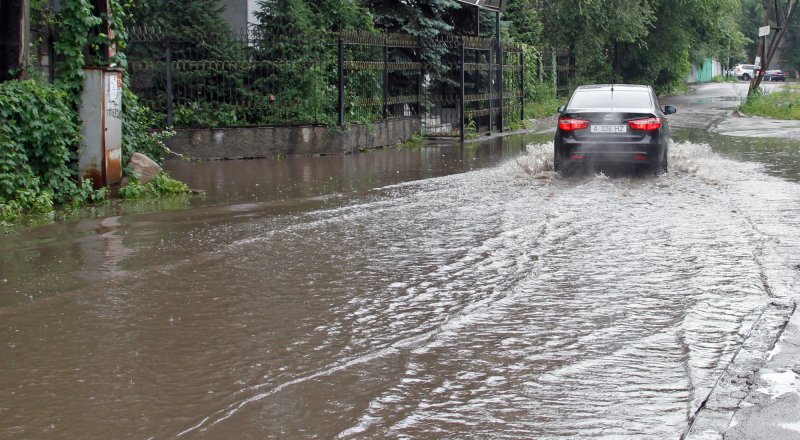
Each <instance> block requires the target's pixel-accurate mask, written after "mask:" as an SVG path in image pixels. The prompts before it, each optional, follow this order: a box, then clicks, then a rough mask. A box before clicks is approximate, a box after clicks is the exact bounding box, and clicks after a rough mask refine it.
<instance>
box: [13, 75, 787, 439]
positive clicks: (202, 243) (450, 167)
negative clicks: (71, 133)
mask: <svg viewBox="0 0 800 440" xmlns="http://www.w3.org/2000/svg"><path fill="white" fill-rule="evenodd" d="M704 90H706V91H707V92H708V89H704ZM708 93H710V94H712V96H713V94H714V93H718V94H720V95H722V96H728V95H726V93H728V94H729V92H728V91H726V90H723V89H711V91H710V92H708ZM674 103H675V104H676V105H678V106H679V111H682V112H683V113H679V114H678V115H675V118H674V119H673V130H674V134H675V136H674V137H675V139H676V143H675V144H674V145H673V146H672V149H671V157H670V173H669V174H668V175H662V176H659V177H647V176H639V177H626V176H613V177H608V176H606V175H604V174H598V175H594V174H592V175H587V176H576V177H570V178H560V177H558V176H556V175H555V174H554V173H553V172H552V171H550V169H551V167H552V143H551V142H550V141H549V139H550V135H549V134H543V135H538V136H532V137H527V138H519V137H517V138H509V139H506V140H505V141H502V140H496V141H493V142H491V143H488V144H484V145H478V146H473V147H468V148H465V149H462V148H460V147H442V146H438V147H437V146H433V147H426V148H422V149H404V150H388V151H378V152H373V153H366V154H360V155H356V156H347V157H321V158H300V159H285V160H283V161H272V160H263V161H259V160H253V161H236V162H212V163H201V164H193V163H185V162H174V163H171V164H170V165H169V168H170V170H171V171H172V172H173V174H174V175H175V176H176V177H179V178H181V179H183V180H186V181H188V182H189V183H190V186H192V187H193V188H197V189H202V190H205V191H206V193H207V196H206V197H205V198H204V199H199V198H196V199H192V200H183V201H181V202H178V203H176V204H175V205H171V206H169V207H168V208H169V209H168V210H164V211H152V210H150V211H147V210H146V209H145V210H144V212H141V213H137V212H126V211H120V212H112V214H115V215H101V216H95V217H88V218H84V219H81V220H76V221H70V222H61V223H56V224H52V225H47V226H41V227H36V228H29V229H26V230H23V231H21V232H20V233H18V234H15V235H8V236H4V237H0V245H1V246H2V249H3V252H2V254H0V439H23V438H53V439H74V438H81V439H106V438H141V439H150V438H154V439H162V438H187V439H191V438H209V439H227V438H237V439H263V438H344V439H351V438H537V439H550V438H552V439H555V438H587V439H589V438H591V439H596V438H615V439H616V438H659V439H661V438H675V439H677V438H679V437H680V436H681V434H682V433H683V432H684V431H685V430H686V428H687V427H688V424H689V419H690V417H691V416H692V414H693V413H694V411H695V410H697V408H698V407H699V406H700V405H701V403H702V401H703V400H704V398H705V397H706V395H707V394H708V392H709V391H710V390H711V389H712V387H713V386H714V384H715V382H716V380H717V379H718V378H719V376H720V375H721V374H722V372H723V371H724V369H725V368H726V366H727V365H728V363H729V362H730V360H731V359H732V358H733V356H734V355H735V353H736V350H737V349H738V348H739V346H740V345H741V343H742V341H743V340H744V339H745V338H746V336H747V335H748V332H749V331H750V329H751V328H752V327H753V324H754V323H755V322H756V320H757V319H758V317H759V315H760V313H761V311H762V310H764V308H765V307H766V305H767V304H768V303H769V302H770V300H771V299H773V298H776V297H789V296H791V295H794V294H796V293H795V292H797V282H798V275H799V274H800V271H799V270H798V269H800V253H798V252H797V248H798V245H800V191H799V189H800V185H799V184H798V183H797V180H798V179H797V176H798V169H797V168H798V167H797V165H796V164H797V159H796V158H797V157H798V144H797V143H792V142H793V141H791V140H790V139H787V140H775V144H774V145H779V146H778V147H774V148H775V149H776V150H775V151H782V152H784V153H785V155H786V156H777V158H776V156H775V155H768V154H766V153H764V152H763V151H762V150H761V146H762V143H761V141H762V140H758V141H752V142H750V143H749V144H748V141H747V140H746V139H744V138H741V137H740V138H737V140H736V142H733V141H732V139H733V137H732V136H726V135H724V134H722V133H719V132H715V131H713V129H714V127H717V126H718V125H714V126H713V127H712V122H713V124H718V123H719V122H720V120H722V119H724V118H722V117H721V116H720V115H723V114H724V112H725V109H726V108H727V107H725V106H727V105H728V104H729V102H728V101H725V100H722V99H719V100H715V99H708V98H707V97H704V96H687V97H681V98H676V99H675V102H674ZM723 104H724V105H723ZM703 115H708V116H707V120H708V121H709V123H708V125H706V126H700V127H698V126H697V125H696V124H697V119H698V118H701V117H704V116H703ZM709 130H711V132H710V133H709V132H708V131H709ZM764 142H765V143H764V144H763V145H773V143H770V142H769V141H768V140H766V141H764ZM748 145H750V147H749V148H748ZM784 157H789V159H787V160H784ZM792 161H794V162H792ZM787 163H788V165H786V164H787ZM791 163H794V164H795V165H791Z"/></svg>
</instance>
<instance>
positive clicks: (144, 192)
mask: <svg viewBox="0 0 800 440" xmlns="http://www.w3.org/2000/svg"><path fill="white" fill-rule="evenodd" d="M119 193H120V196H121V197H122V198H123V199H126V200H134V199H144V198H153V197H163V196H174V195H185V194H191V193H192V191H191V190H190V189H189V187H188V186H186V184H185V183H183V182H180V181H178V180H175V179H173V178H172V177H170V175H169V174H167V173H165V172H162V173H160V174H159V175H158V176H156V177H155V179H153V181H152V182H150V183H147V184H145V185H142V184H141V183H139V181H138V180H137V179H136V177H135V176H132V177H131V179H130V182H129V183H128V184H127V185H126V186H124V187H122V188H120V190H119Z"/></svg>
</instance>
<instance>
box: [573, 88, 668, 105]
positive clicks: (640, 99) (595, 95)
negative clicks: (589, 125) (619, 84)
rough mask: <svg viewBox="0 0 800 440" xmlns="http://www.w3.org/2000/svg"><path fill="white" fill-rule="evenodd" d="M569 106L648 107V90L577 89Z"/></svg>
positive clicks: (650, 103)
mask: <svg viewBox="0 0 800 440" xmlns="http://www.w3.org/2000/svg"><path fill="white" fill-rule="evenodd" d="M569 106H570V108H582V109H586V108H650V107H651V106H652V102H651V101H650V92H647V91H644V90H615V91H614V92H612V91H610V90H583V91H581V90H578V91H576V92H575V96H573V97H572V101H570V103H569Z"/></svg>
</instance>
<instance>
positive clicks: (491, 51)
mask: <svg viewBox="0 0 800 440" xmlns="http://www.w3.org/2000/svg"><path fill="white" fill-rule="evenodd" d="M493 59H494V43H493V42H491V41H489V75H488V76H489V133H491V132H492V131H494V130H493V128H494V93H492V90H493V87H492V83H493V82H494V61H493Z"/></svg>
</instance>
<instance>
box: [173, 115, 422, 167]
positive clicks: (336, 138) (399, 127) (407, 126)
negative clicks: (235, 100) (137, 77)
mask: <svg viewBox="0 0 800 440" xmlns="http://www.w3.org/2000/svg"><path fill="white" fill-rule="evenodd" d="M420 129H421V122H420V119H419V118H418V117H412V118H398V119H391V120H388V121H384V122H376V123H374V124H371V125H353V126H350V127H348V128H346V129H343V130H342V129H339V128H338V127H324V126H304V127H248V128H212V129H209V128H206V129H182V130H178V133H177V135H176V136H174V137H173V138H171V139H169V140H168V141H167V146H168V147H169V148H170V149H171V150H172V151H174V152H176V153H179V154H182V155H185V156H187V157H188V158H190V159H194V160H215V159H244V158H257V157H275V156H302V155H330V154H347V153H354V152H356V151H360V150H364V149H369V148H377V147H387V146H394V145H397V144H399V143H401V142H404V141H407V140H408V139H409V138H411V136H413V135H414V134H418V133H419V132H420Z"/></svg>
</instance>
